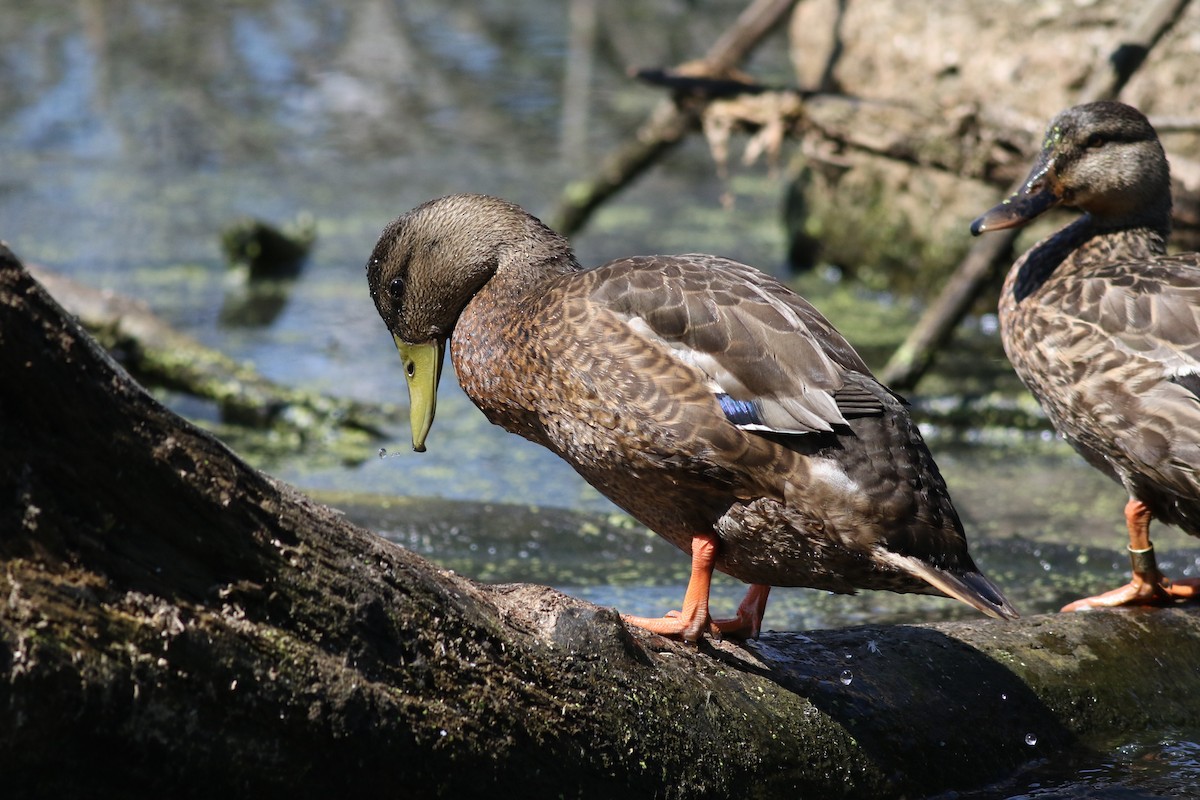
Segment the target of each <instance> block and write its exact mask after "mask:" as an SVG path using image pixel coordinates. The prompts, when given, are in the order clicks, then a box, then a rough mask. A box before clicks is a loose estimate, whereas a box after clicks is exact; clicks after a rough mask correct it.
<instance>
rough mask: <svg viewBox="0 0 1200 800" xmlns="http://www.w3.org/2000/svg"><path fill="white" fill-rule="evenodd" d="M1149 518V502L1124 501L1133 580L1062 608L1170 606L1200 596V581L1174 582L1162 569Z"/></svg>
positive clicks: (1077, 609)
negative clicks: (1157, 556) (1158, 560)
mask: <svg viewBox="0 0 1200 800" xmlns="http://www.w3.org/2000/svg"><path fill="white" fill-rule="evenodd" d="M1150 519H1151V515H1150V509H1148V508H1146V504H1145V503H1143V502H1142V501H1141V500H1135V499H1133V498H1130V500H1129V502H1128V503H1126V504H1125V524H1126V526H1127V527H1128V528H1129V560H1130V563H1131V565H1132V567H1133V579H1132V580H1130V581H1129V583H1127V584H1125V585H1124V586H1121V587H1119V588H1116V589H1113V590H1112V591H1109V592H1105V593H1104V594H1098V595H1096V596H1094V597H1085V598H1083V599H1082V600H1076V601H1075V602H1074V603H1070V604H1068V605H1066V606H1063V609H1062V610H1063V611H1083V610H1086V609H1089V608H1111V607H1113V606H1131V605H1142V606H1146V605H1167V604H1169V603H1172V602H1174V601H1176V600H1193V599H1197V598H1200V580H1196V579H1194V578H1192V579H1187V580H1181V581H1172V580H1171V579H1170V578H1168V577H1166V576H1165V575H1163V574H1162V572H1160V571H1159V569H1158V562H1157V561H1156V560H1155V558H1154V545H1153V544H1152V543H1151V541H1150Z"/></svg>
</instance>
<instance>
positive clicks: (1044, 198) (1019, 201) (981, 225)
mask: <svg viewBox="0 0 1200 800" xmlns="http://www.w3.org/2000/svg"><path fill="white" fill-rule="evenodd" d="M1050 172H1051V169H1050V163H1049V159H1047V158H1046V157H1043V158H1042V160H1041V161H1039V162H1038V164H1037V165H1036V166H1035V167H1034V168H1033V171H1032V172H1030V173H1029V177H1028V178H1027V179H1026V180H1025V184H1024V185H1023V186H1021V188H1020V189H1018V190H1017V191H1016V192H1014V193H1013V195H1012V196H1011V197H1009V198H1008V199H1006V200H1005V201H1004V202H1002V203H1000V204H999V205H998V206H996V207H995V208H993V209H991V210H990V211H988V212H987V213H985V214H984V215H983V216H982V217H980V218H979V219H977V220H975V221H974V222H972V223H971V233H972V234H973V235H975V236H978V235H979V234H981V233H987V232H989V231H1001V230H1004V229H1005V228H1017V227H1020V226H1021V225H1024V224H1026V223H1027V222H1029V221H1030V220H1032V219H1033V218H1034V217H1036V216H1038V215H1039V214H1042V213H1045V212H1046V211H1049V210H1050V209H1052V208H1054V207H1055V206H1057V205H1058V204H1059V203H1061V202H1062V196H1061V195H1059V194H1058V193H1057V192H1056V191H1055V188H1056V185H1057V181H1054V180H1051V177H1050Z"/></svg>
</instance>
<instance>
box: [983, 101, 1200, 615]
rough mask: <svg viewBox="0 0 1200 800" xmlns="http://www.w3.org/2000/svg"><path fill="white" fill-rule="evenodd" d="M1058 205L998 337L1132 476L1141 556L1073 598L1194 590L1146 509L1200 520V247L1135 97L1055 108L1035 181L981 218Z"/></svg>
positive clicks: (1012, 278) (1015, 218)
mask: <svg viewBox="0 0 1200 800" xmlns="http://www.w3.org/2000/svg"><path fill="white" fill-rule="evenodd" d="M1055 206H1063V207H1066V208H1073V209H1078V210H1079V211H1082V212H1083V216H1082V217H1080V218H1079V219H1077V220H1075V221H1074V222H1072V223H1071V224H1069V225H1067V226H1066V227H1065V228H1063V229H1062V230H1060V231H1058V233H1055V234H1054V235H1052V236H1050V237H1048V238H1047V239H1045V240H1043V241H1042V242H1040V243H1039V244H1037V245H1036V246H1034V247H1033V249H1031V250H1030V251H1029V252H1028V253H1026V254H1025V255H1024V256H1022V257H1021V258H1020V259H1019V260H1018V261H1017V262H1016V263H1015V264H1014V265H1013V267H1012V270H1011V271H1010V272H1009V273H1008V279H1007V280H1006V281H1005V283H1004V290H1003V294H1002V295H1001V299H1000V331H1001V337H1002V339H1003V342H1004V349H1005V351H1006V352H1007V353H1008V357H1009V359H1010V360H1011V361H1012V363H1013V366H1014V367H1015V368H1016V371H1017V373H1018V374H1019V375H1020V376H1021V379H1022V380H1023V381H1024V382H1025V385H1026V386H1028V387H1029V390H1030V391H1031V392H1032V393H1033V394H1034V396H1035V397H1037V399H1038V401H1039V402H1040V403H1041V404H1042V408H1044V409H1045V411H1046V415H1047V416H1048V417H1049V418H1050V421H1051V422H1052V423H1053V424H1054V427H1055V428H1057V429H1058V431H1059V432H1060V433H1062V435H1063V436H1064V437H1065V438H1066V439H1067V441H1069V442H1070V443H1071V444H1072V445H1074V447H1075V449H1076V450H1078V451H1079V453H1080V454H1081V455H1083V457H1084V458H1085V459H1086V460H1087V461H1088V463H1089V464H1091V465H1092V466H1094V467H1096V468H1097V469H1099V470H1100V471H1102V472H1104V473H1105V474H1106V475H1108V476H1109V477H1111V478H1113V479H1114V480H1116V481H1117V482H1118V483H1120V484H1121V485H1122V486H1124V487H1125V490H1126V492H1128V494H1129V502H1128V504H1127V505H1126V506H1125V521H1126V523H1127V526H1128V529H1129V553H1130V560H1131V562H1132V565H1133V579H1132V581H1130V583H1128V584H1126V585H1125V586H1122V587H1120V588H1118V589H1114V590H1112V591H1110V592H1106V593H1104V594H1101V595H1098V596H1095V597H1089V598H1085V599H1083V600H1078V601H1076V602H1074V603H1071V604H1070V605H1068V606H1066V607H1065V608H1064V609H1063V610H1064V611H1074V610H1078V609H1083V608H1091V607H1096V606H1117V605H1125V604H1159V603H1168V602H1173V601H1175V600H1178V599H1181V598H1194V597H1196V596H1197V594H1198V592H1200V581H1197V580H1187V581H1174V582H1173V581H1171V580H1169V579H1167V578H1166V577H1164V576H1163V574H1162V572H1160V571H1159V569H1158V566H1157V564H1156V562H1155V558H1154V548H1153V545H1152V544H1151V542H1150V520H1151V518H1157V519H1160V520H1162V521H1164V522H1168V523H1171V524H1174V525H1178V526H1179V527H1181V528H1182V529H1183V530H1185V531H1187V532H1188V533H1190V534H1191V535H1193V536H1200V475H1198V474H1197V470H1200V253H1185V254H1182V255H1173V256H1168V255H1166V250H1167V237H1168V235H1169V234H1170V230H1171V186H1170V176H1169V171H1168V167H1167V158H1166V155H1165V154H1164V153H1163V149H1162V145H1161V144H1159V141H1158V136H1157V135H1156V134H1155V132H1154V128H1153V127H1151V125H1150V123H1149V122H1148V121H1147V120H1146V118H1145V117H1144V116H1143V115H1142V114H1141V113H1140V112H1139V111H1137V110H1135V109H1133V108H1130V107H1129V106H1127V105H1123V104H1121V103H1113V102H1100V103H1089V104H1087V105H1082V106H1077V107H1075V108H1071V109H1068V110H1066V111H1064V112H1062V113H1061V114H1059V115H1058V116H1057V117H1055V118H1054V120H1053V121H1052V122H1051V123H1050V127H1049V128H1048V129H1047V131H1046V138H1045V142H1044V143H1043V145H1042V152H1041V155H1040V156H1039V158H1038V160H1037V163H1036V164H1035V165H1034V167H1033V170H1032V172H1031V173H1030V175H1029V178H1028V180H1027V181H1026V182H1025V184H1024V186H1023V187H1022V188H1021V189H1020V190H1019V191H1018V192H1017V193H1016V194H1014V195H1013V196H1012V197H1010V198H1009V199H1007V200H1005V201H1004V202H1003V203H1001V204H1000V205H998V206H996V207H995V208H993V209H992V210H991V211H988V212H987V213H986V214H984V215H983V216H982V217H980V218H979V219H977V220H975V222H974V223H973V224H972V226H971V231H972V233H976V234H978V233H982V232H984V231H992V230H999V229H1001V228H1011V227H1014V226H1017V225H1023V224H1025V223H1026V222H1028V221H1029V220H1031V219H1033V218H1034V217H1036V216H1037V215H1039V214H1041V213H1042V212H1044V211H1046V210H1047V209H1050V208H1053V207H1055Z"/></svg>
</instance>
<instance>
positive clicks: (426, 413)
mask: <svg viewBox="0 0 1200 800" xmlns="http://www.w3.org/2000/svg"><path fill="white" fill-rule="evenodd" d="M394 338H395V340H396V349H397V350H399V351H400V358H401V360H403V362H404V377H405V378H406V379H407V380H408V407H409V409H408V414H409V424H410V425H411V426H412V443H413V450H416V451H417V452H418V453H424V452H425V437H426V436H428V435H429V429H430V428H431V427H432V426H433V415H434V412H435V411H436V410H437V388H438V381H439V380H441V377H442V355H443V353H445V347H444V346H443V344H442V343H441V342H438V341H430V342H421V343H419V344H409V343H408V342H405V341H403V340H401V339H400V338H399V337H394Z"/></svg>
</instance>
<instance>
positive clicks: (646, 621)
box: [621, 534, 771, 642]
mask: <svg viewBox="0 0 1200 800" xmlns="http://www.w3.org/2000/svg"><path fill="white" fill-rule="evenodd" d="M716 560H717V537H715V536H713V535H712V534H698V535H696V536H693V537H692V577H691V579H690V580H689V581H688V587H687V593H686V594H685V595H684V598H683V610H682V611H672V612H670V613H669V614H667V615H666V616H663V617H635V616H630V615H624V614H623V615H622V616H621V619H623V620H624V621H625V622H626V623H627V624H629V625H636V626H637V627H639V628H645V629H646V630H648V631H651V632H652V633H657V634H661V635H663V636H678V637H680V638H682V639H684V640H685V641H689V642H695V641H698V640H699V639H700V637H702V636H703V635H704V634H705V633H707V634H708V635H710V636H728V637H730V638H739V639H747V638H757V637H758V632H759V629H760V628H761V627H762V618H763V613H764V612H765V611H766V607H767V595H768V593H769V592H770V591H771V587H770V586H763V585H758V584H756V585H754V586H751V587H750V590H749V591H748V592H746V597H745V598H744V599H743V600H742V602H741V604H740V605H739V606H738V610H737V615H736V616H734V617H732V618H730V619H721V620H713V618H712V617H711V616H710V615H709V612H708V595H709V590H710V588H711V586H712V572H713V565H714V564H716Z"/></svg>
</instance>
